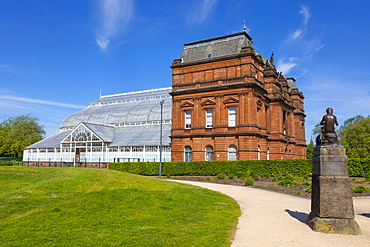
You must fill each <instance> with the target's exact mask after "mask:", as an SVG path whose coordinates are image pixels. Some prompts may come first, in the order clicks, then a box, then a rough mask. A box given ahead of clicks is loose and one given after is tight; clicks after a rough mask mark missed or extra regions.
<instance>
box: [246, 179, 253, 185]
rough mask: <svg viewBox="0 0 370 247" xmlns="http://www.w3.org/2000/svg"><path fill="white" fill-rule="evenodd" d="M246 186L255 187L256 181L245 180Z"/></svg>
mask: <svg viewBox="0 0 370 247" xmlns="http://www.w3.org/2000/svg"><path fill="white" fill-rule="evenodd" d="M244 184H245V186H253V184H254V180H252V179H247V180H245V182H244Z"/></svg>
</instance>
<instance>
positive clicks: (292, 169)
mask: <svg viewBox="0 0 370 247" xmlns="http://www.w3.org/2000/svg"><path fill="white" fill-rule="evenodd" d="M158 167H159V163H158V162H124V163H110V164H109V169H112V170H119V171H125V172H129V173H135V174H141V175H158V170H159V169H158ZM162 168H163V169H162V171H163V174H171V175H173V176H176V175H200V176H204V175H212V176H215V175H217V174H220V173H224V174H231V173H235V174H239V175H238V176H244V174H245V175H246V176H249V175H250V174H255V175H254V176H259V175H263V174H265V175H266V176H271V177H275V176H278V175H280V174H293V175H306V174H311V173H312V163H311V161H310V160H307V159H285V160H237V161H191V162H166V163H163V167H162Z"/></svg>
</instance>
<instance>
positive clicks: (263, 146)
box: [171, 32, 306, 161]
mask: <svg viewBox="0 0 370 247" xmlns="http://www.w3.org/2000/svg"><path fill="white" fill-rule="evenodd" d="M171 95H172V102H173V103H172V132H171V141H172V144H171V147H172V153H171V155H172V161H201V160H258V159H295V158H305V157H306V140H305V125H304V123H305V114H304V97H303V94H302V93H301V92H300V91H299V90H298V88H297V86H296V84H295V79H294V78H285V77H284V76H283V75H282V74H281V73H279V72H278V71H277V70H276V68H275V66H274V61H273V55H272V56H271V58H270V61H268V60H266V59H265V58H264V57H263V56H262V55H260V54H259V53H258V52H256V51H255V50H254V48H253V46H252V38H251V37H250V36H249V35H248V34H247V33H246V32H240V33H235V34H230V35H225V36H221V37H216V38H211V39H206V40H201V41H196V42H192V43H187V44H185V47H184V50H183V52H182V55H181V58H179V59H175V60H174V62H173V64H172V93H171Z"/></svg>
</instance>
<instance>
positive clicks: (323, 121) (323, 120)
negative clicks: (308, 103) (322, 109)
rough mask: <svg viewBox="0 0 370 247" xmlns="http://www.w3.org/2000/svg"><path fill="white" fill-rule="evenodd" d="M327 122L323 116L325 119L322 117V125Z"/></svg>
mask: <svg viewBox="0 0 370 247" xmlns="http://www.w3.org/2000/svg"><path fill="white" fill-rule="evenodd" d="M325 122H326V121H325V116H323V117H322V120H321V122H320V125H324V124H325Z"/></svg>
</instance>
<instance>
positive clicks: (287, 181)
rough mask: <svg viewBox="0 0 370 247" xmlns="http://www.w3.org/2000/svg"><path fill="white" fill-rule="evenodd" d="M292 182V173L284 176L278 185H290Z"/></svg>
mask: <svg viewBox="0 0 370 247" xmlns="http://www.w3.org/2000/svg"><path fill="white" fill-rule="evenodd" d="M293 184H294V176H292V175H288V176H286V177H284V178H283V179H282V180H281V181H280V182H279V183H278V185H279V186H288V187H289V186H291V185H293Z"/></svg>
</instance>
